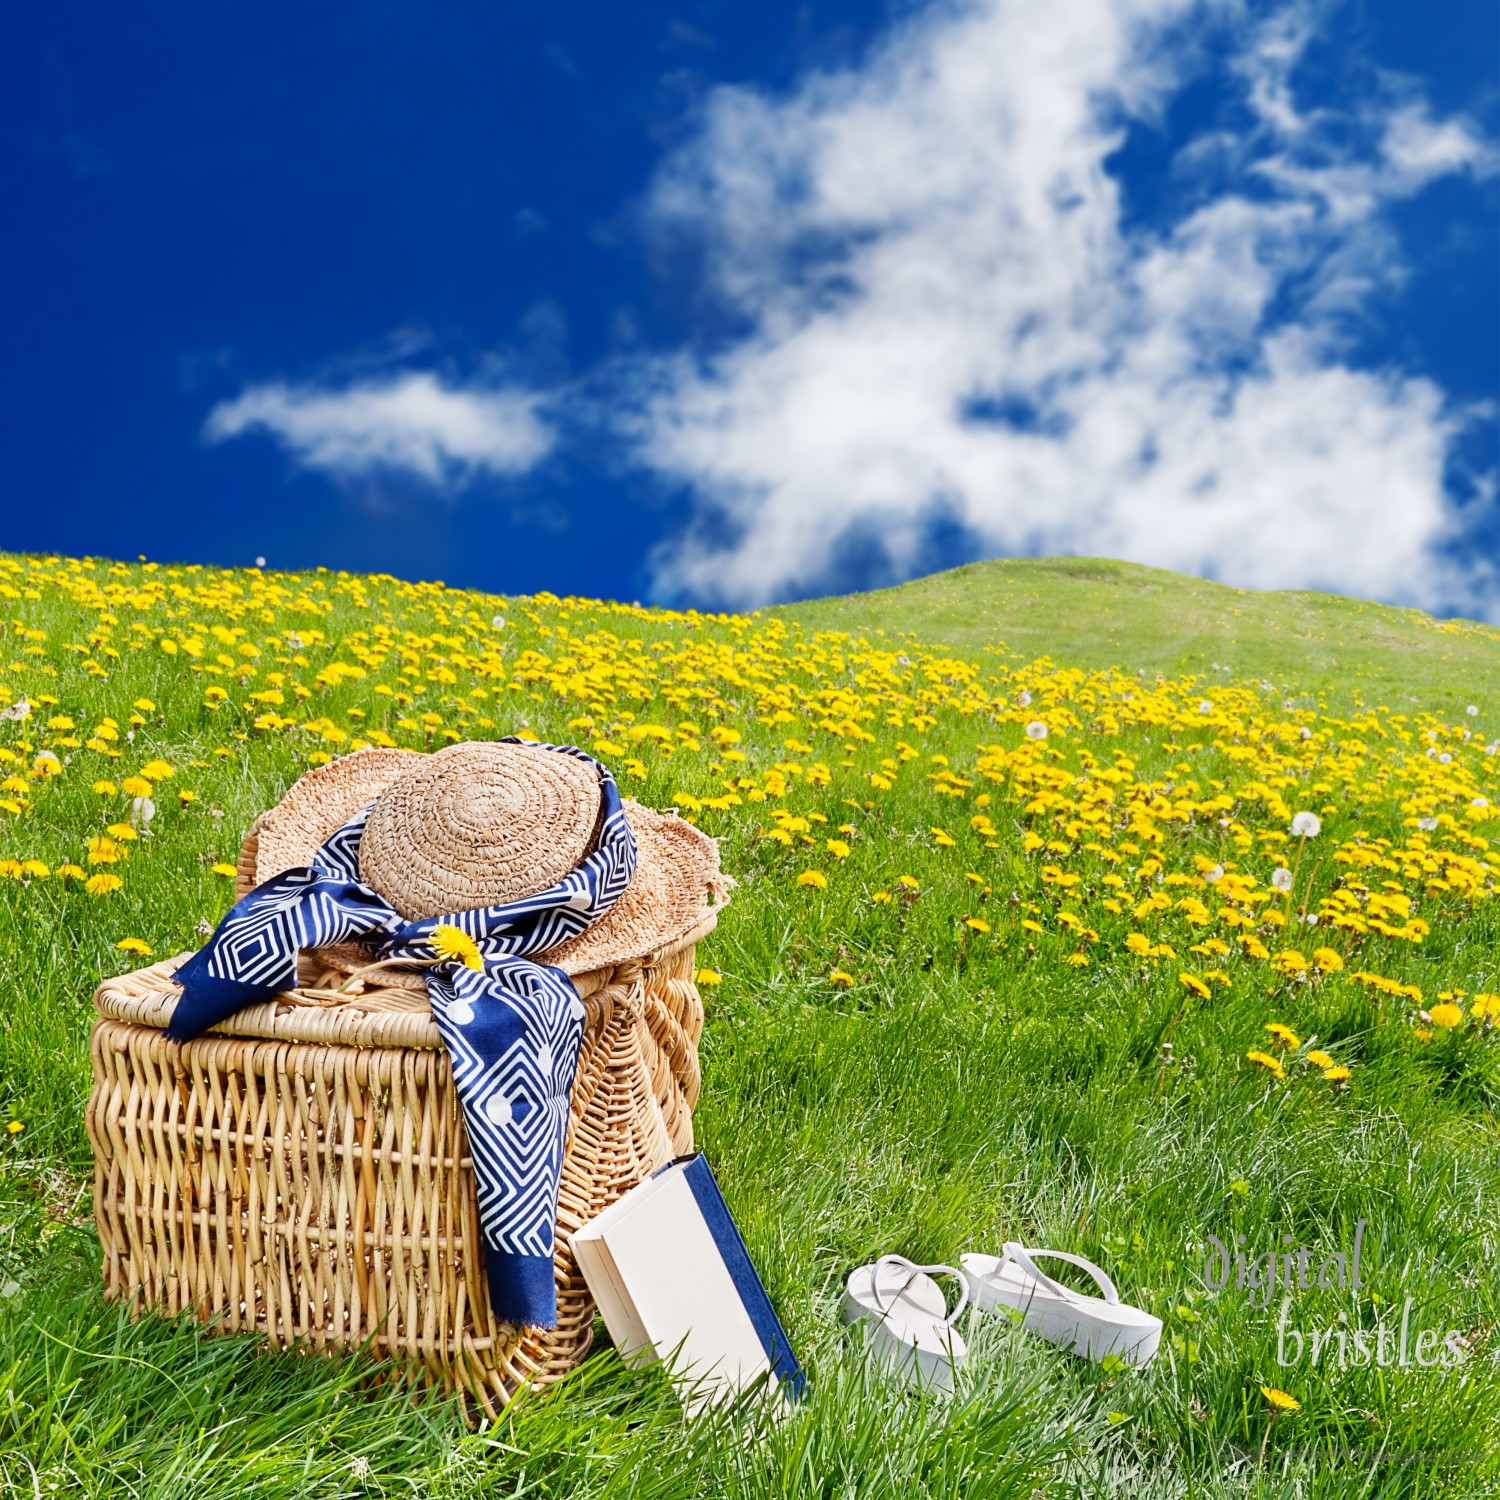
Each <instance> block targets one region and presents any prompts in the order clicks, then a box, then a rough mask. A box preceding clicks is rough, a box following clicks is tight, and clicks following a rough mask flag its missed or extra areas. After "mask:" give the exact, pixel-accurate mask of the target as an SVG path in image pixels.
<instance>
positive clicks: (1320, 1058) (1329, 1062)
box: [1307, 1047, 1333, 1068]
mask: <svg viewBox="0 0 1500 1500" xmlns="http://www.w3.org/2000/svg"><path fill="white" fill-rule="evenodd" d="M1307 1060H1308V1062H1310V1063H1311V1064H1312V1065H1313V1067H1315V1068H1331V1067H1332V1066H1333V1059H1332V1058H1331V1057H1330V1056H1329V1055H1328V1054H1327V1053H1326V1052H1324V1051H1322V1050H1321V1049H1320V1048H1318V1047H1312V1048H1309V1050H1308V1053H1307Z"/></svg>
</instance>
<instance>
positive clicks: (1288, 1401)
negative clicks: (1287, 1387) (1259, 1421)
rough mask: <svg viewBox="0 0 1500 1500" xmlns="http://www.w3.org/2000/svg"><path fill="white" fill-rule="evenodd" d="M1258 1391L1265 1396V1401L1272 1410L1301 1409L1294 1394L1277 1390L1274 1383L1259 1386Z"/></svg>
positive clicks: (1300, 1404)
mask: <svg viewBox="0 0 1500 1500" xmlns="http://www.w3.org/2000/svg"><path fill="white" fill-rule="evenodd" d="M1260 1393H1261V1395H1262V1396H1264V1397H1265V1398H1266V1401H1267V1402H1268V1404H1269V1405H1270V1407H1271V1409H1272V1410H1273V1411H1276V1412H1283V1411H1301V1410H1302V1403H1301V1402H1300V1401H1299V1400H1298V1399H1297V1398H1296V1397H1295V1396H1289V1395H1287V1393H1286V1392H1285V1391H1280V1390H1277V1388H1276V1387H1275V1386H1274V1385H1263V1386H1261V1388H1260Z"/></svg>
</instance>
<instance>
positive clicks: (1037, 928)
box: [1021, 917, 1045, 932]
mask: <svg viewBox="0 0 1500 1500" xmlns="http://www.w3.org/2000/svg"><path fill="white" fill-rule="evenodd" d="M1021 929H1022V931H1024V932H1042V931H1045V929H1044V928H1043V926H1042V924H1041V923H1040V922H1033V921H1032V920H1031V918H1030V917H1023V918H1022V919H1021Z"/></svg>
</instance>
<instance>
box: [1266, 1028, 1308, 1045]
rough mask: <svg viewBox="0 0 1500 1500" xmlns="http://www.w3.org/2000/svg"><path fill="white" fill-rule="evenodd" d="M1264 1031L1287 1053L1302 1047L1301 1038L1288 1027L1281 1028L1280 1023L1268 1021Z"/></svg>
mask: <svg viewBox="0 0 1500 1500" xmlns="http://www.w3.org/2000/svg"><path fill="white" fill-rule="evenodd" d="M1266 1030H1267V1031H1269V1032H1270V1033H1271V1035H1272V1036H1274V1037H1275V1038H1276V1040H1277V1041H1278V1042H1280V1043H1281V1045H1282V1046H1283V1047H1285V1048H1286V1049H1287V1050H1288V1051H1289V1052H1290V1051H1292V1050H1294V1049H1295V1048H1297V1047H1300V1046H1301V1045H1302V1038H1301V1037H1299V1036H1298V1035H1297V1033H1296V1032H1295V1031H1293V1030H1292V1028H1291V1027H1290V1026H1283V1025H1282V1024H1281V1022H1280V1021H1268V1022H1267V1023H1266Z"/></svg>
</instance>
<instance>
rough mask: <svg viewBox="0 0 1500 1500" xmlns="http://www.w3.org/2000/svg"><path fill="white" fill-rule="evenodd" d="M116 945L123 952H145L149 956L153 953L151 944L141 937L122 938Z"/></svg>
mask: <svg viewBox="0 0 1500 1500" xmlns="http://www.w3.org/2000/svg"><path fill="white" fill-rule="evenodd" d="M115 947H116V948H118V949H119V950H120V952H121V953H143V954H145V955H146V956H147V957H150V955H151V945H150V944H149V943H146V942H144V941H142V939H140V938H121V939H120V941H119V942H118V943H116V944H115Z"/></svg>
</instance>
